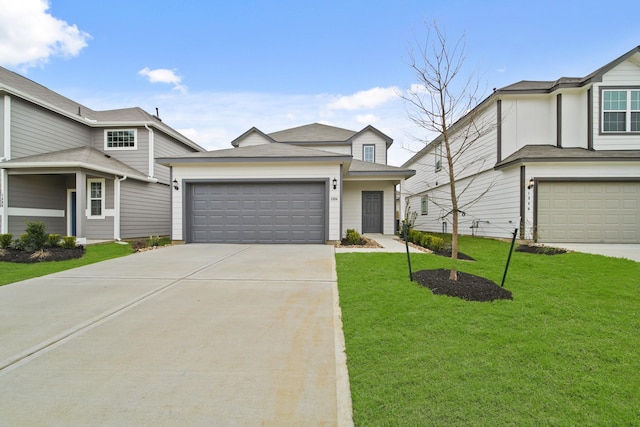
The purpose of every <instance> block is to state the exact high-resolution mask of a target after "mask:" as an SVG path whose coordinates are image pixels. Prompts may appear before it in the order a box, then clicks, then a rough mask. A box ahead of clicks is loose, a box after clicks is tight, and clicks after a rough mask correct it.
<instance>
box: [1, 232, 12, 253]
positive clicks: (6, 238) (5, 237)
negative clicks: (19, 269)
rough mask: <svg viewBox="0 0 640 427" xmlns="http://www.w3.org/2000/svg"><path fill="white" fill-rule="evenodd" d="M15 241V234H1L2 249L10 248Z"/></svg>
mask: <svg viewBox="0 0 640 427" xmlns="http://www.w3.org/2000/svg"><path fill="white" fill-rule="evenodd" d="M12 241H13V234H11V233H7V234H0V249H9V247H10V246H11V242H12Z"/></svg>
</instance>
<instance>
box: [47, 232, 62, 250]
mask: <svg viewBox="0 0 640 427" xmlns="http://www.w3.org/2000/svg"><path fill="white" fill-rule="evenodd" d="M47 246H49V247H50V248H57V247H58V246H60V235H59V234H49V236H48V238H47Z"/></svg>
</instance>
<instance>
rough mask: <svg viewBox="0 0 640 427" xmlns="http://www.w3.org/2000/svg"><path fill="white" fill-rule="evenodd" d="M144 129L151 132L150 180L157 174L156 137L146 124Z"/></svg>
mask: <svg viewBox="0 0 640 427" xmlns="http://www.w3.org/2000/svg"><path fill="white" fill-rule="evenodd" d="M144 127H145V128H146V129H147V130H148V131H149V178H153V175H154V173H155V171H154V169H155V135H154V133H153V129H151V128H150V127H149V126H148V125H147V124H146V123H145V124H144Z"/></svg>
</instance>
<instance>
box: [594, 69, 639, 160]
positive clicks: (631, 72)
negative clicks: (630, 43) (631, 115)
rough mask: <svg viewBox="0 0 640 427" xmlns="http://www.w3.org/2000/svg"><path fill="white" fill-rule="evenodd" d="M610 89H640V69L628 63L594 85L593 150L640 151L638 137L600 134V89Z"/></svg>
mask: <svg viewBox="0 0 640 427" xmlns="http://www.w3.org/2000/svg"><path fill="white" fill-rule="evenodd" d="M608 87H623V88H628V87H634V88H640V68H638V66H637V65H634V64H633V63H631V62H630V61H626V62H623V63H621V64H620V65H618V66H617V67H615V68H614V69H612V70H610V71H609V72H607V73H605V74H604V75H603V76H602V83H598V84H596V85H594V88H593V91H592V96H593V148H594V149H595V150H640V138H638V135H637V134H635V135H633V134H630V135H621V134H615V135H611V134H601V133H600V118H601V117H602V116H601V110H600V100H601V99H600V96H601V93H600V89H601V88H608Z"/></svg>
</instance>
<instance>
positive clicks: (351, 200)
mask: <svg viewBox="0 0 640 427" xmlns="http://www.w3.org/2000/svg"><path fill="white" fill-rule="evenodd" d="M381 190H382V191H383V195H382V209H383V218H382V221H383V222H382V229H383V234H394V232H395V185H394V184H393V183H392V182H389V183H388V185H384V181H369V182H367V181H345V182H344V184H343V187H342V201H343V203H344V208H343V210H342V212H343V217H342V228H343V230H342V234H343V235H344V234H345V233H346V230H348V229H350V228H352V229H354V230H356V231H358V232H359V233H362V192H363V191H381ZM341 237H343V236H341Z"/></svg>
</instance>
